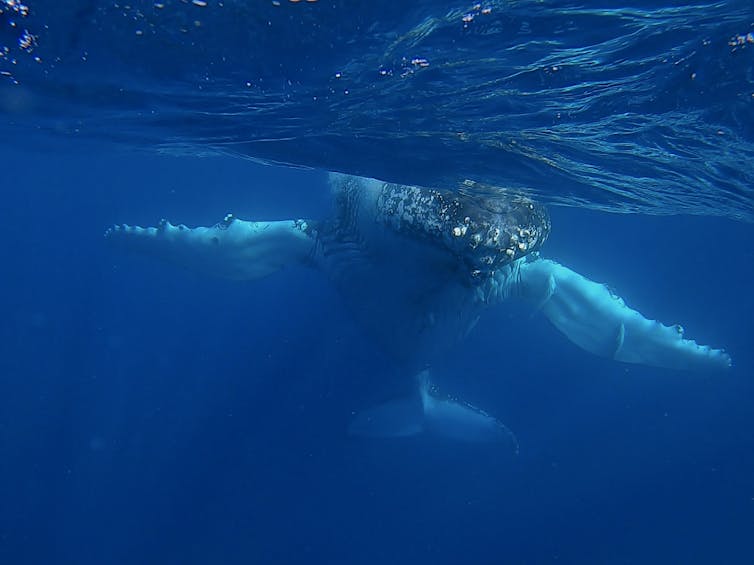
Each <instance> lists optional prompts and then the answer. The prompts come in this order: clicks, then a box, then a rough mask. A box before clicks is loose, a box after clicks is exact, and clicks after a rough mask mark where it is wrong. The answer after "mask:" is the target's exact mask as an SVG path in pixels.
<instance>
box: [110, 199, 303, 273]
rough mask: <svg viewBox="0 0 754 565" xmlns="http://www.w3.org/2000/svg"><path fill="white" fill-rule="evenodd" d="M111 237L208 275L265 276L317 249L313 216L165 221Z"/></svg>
mask: <svg viewBox="0 0 754 565" xmlns="http://www.w3.org/2000/svg"><path fill="white" fill-rule="evenodd" d="M105 237H106V238H107V239H108V240H110V241H112V242H113V243H115V244H121V245H123V246H124V247H126V248H129V249H134V250H137V251H141V252H143V253H146V254H149V255H155V256H157V257H159V258H161V259H164V260H166V261H169V262H171V263H175V264H178V265H181V266H184V267H189V268H191V269H194V270H197V271H201V272H205V273H208V274H212V275H216V276H219V277H224V278H228V279H236V280H250V279H259V278H262V277H265V276H267V275H269V274H272V273H274V272H276V271H278V270H280V269H281V268H283V267H285V266H287V265H293V264H305V263H306V262H307V261H308V260H309V259H310V258H311V254H312V252H313V249H314V242H315V237H314V235H313V226H312V223H311V222H309V221H307V220H281V221H273V222H248V221H245V220H239V219H238V218H234V217H233V216H232V215H230V214H228V215H227V216H226V217H225V218H224V219H223V221H222V222H219V223H217V224H215V225H214V226H212V227H197V228H188V227H186V226H184V225H183V224H180V225H177V226H174V225H173V224H171V223H170V222H168V221H166V220H162V221H161V222H160V223H159V225H158V226H157V227H153V228H142V227H139V226H129V225H126V224H121V225H116V226H113V227H112V228H110V229H109V230H107V232H105Z"/></svg>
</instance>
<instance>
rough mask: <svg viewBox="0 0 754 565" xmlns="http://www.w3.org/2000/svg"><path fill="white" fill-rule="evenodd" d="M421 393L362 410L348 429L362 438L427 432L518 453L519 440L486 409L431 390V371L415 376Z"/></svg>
mask: <svg viewBox="0 0 754 565" xmlns="http://www.w3.org/2000/svg"><path fill="white" fill-rule="evenodd" d="M416 379H417V382H418V384H419V387H418V391H417V392H418V394H416V395H414V396H411V397H408V398H400V399H396V400H391V401H389V402H386V403H385V404H381V405H379V406H375V407H373V408H369V409H367V410H364V411H363V412H360V413H359V414H357V415H356V417H355V418H354V419H353V421H352V422H351V424H350V426H349V428H348V431H349V433H350V434H351V435H354V436H362V437H406V436H413V435H418V434H426V435H430V436H435V437H442V438H449V439H453V440H457V441H462V442H470V443H499V444H504V445H507V446H509V447H510V448H511V449H512V450H513V451H514V452H516V453H518V441H517V440H516V436H515V435H513V432H511V431H510V430H509V429H508V428H507V427H505V426H504V425H503V424H502V423H500V422H499V421H498V420H496V419H495V418H493V417H492V416H490V415H489V414H487V413H486V412H484V411H482V410H480V409H478V408H476V407H474V406H471V405H470V404H466V403H463V402H460V401H458V400H454V399H450V398H440V397H438V396H436V395H435V394H434V393H433V391H432V386H431V384H430V381H429V372H428V371H422V372H421V373H419V374H418V375H417V377H416Z"/></svg>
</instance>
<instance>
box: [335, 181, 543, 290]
mask: <svg viewBox="0 0 754 565" xmlns="http://www.w3.org/2000/svg"><path fill="white" fill-rule="evenodd" d="M331 184H332V186H333V191H334V197H335V203H336V211H335V219H334V220H333V221H332V222H329V223H326V224H325V225H324V226H323V230H324V232H327V234H328V235H329V236H330V238H331V239H332V240H334V239H340V240H343V239H347V238H348V237H349V236H350V237H352V238H358V237H360V236H361V237H364V235H366V236H367V237H369V234H370V232H372V230H370V228H369V227H367V226H365V224H370V223H372V224H375V226H373V228H374V229H376V231H380V230H379V227H382V228H384V229H383V230H381V232H380V233H377V234H374V233H373V232H372V240H373V243H376V240H375V237H376V238H380V239H381V238H384V237H385V236H386V235H387V233H389V232H392V233H393V234H395V235H398V236H400V237H402V238H405V239H406V240H407V241H415V242H422V243H424V244H426V245H428V246H432V247H434V248H436V249H437V250H439V251H441V252H443V253H445V254H447V255H448V257H452V258H453V259H454V260H455V263H456V265H455V266H456V272H457V274H458V275H459V276H462V277H464V278H466V279H467V280H468V281H469V282H471V283H479V282H482V281H483V280H484V278H485V277H488V276H490V275H492V274H493V273H494V272H495V271H496V270H498V269H500V268H501V267H503V266H505V265H510V264H511V263H513V261H515V260H516V259H520V258H521V257H523V256H525V255H527V254H529V253H533V252H536V251H538V250H539V249H540V248H541V247H542V245H543V244H544V242H545V240H546V239H547V236H548V235H549V233H550V218H549V215H548V213H547V210H546V209H545V208H544V206H542V205H540V204H537V203H535V202H534V201H532V200H531V199H529V198H526V197H524V196H519V195H516V196H511V195H507V194H500V195H498V196H495V197H492V196H477V195H469V194H463V193H458V192H453V191H449V190H438V189H432V188H421V187H416V186H406V185H399V184H393V183H382V182H378V181H372V180H370V179H363V178H359V177H351V176H346V175H338V174H332V175H331Z"/></svg>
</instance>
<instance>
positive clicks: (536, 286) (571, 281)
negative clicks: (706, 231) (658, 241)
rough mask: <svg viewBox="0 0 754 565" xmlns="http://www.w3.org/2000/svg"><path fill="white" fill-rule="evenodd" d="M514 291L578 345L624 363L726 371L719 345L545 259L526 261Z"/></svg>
mask: <svg viewBox="0 0 754 565" xmlns="http://www.w3.org/2000/svg"><path fill="white" fill-rule="evenodd" d="M516 283H517V288H516V289H514V291H513V292H515V293H517V294H519V295H521V296H522V297H524V298H527V299H529V300H530V301H531V302H532V303H535V304H536V305H537V307H538V308H539V309H540V310H541V311H542V312H543V313H544V315H545V316H547V318H548V319H549V320H550V321H551V322H552V323H553V325H555V327H556V328H558V329H559V330H560V331H561V332H563V334H565V335H566V336H567V337H568V338H569V339H570V340H571V341H572V342H574V343H575V344H576V345H578V346H579V347H581V348H582V349H585V350H587V351H589V352H591V353H594V354H595V355H599V356H601V357H608V358H612V359H615V360H617V361H624V362H626V363H639V364H642V365H651V366H655V367H666V368H671V369H692V370H708V369H726V368H728V367H730V365H731V359H730V356H729V355H728V354H727V353H726V352H725V351H723V350H721V349H712V348H710V347H708V346H706V345H699V344H697V343H696V342H695V341H693V340H690V339H685V338H684V337H683V328H681V326H665V325H663V324H661V323H660V322H657V321H655V320H649V319H647V318H645V317H644V316H642V315H641V314H640V313H639V312H637V311H636V310H633V309H631V308H629V307H628V306H626V304H625V302H624V301H623V299H621V298H620V297H618V296H616V295H615V294H613V293H612V292H611V291H610V289H609V288H608V287H607V286H605V285H603V284H599V283H596V282H594V281H591V280H589V279H587V278H586V277H584V276H582V275H580V274H578V273H576V272H574V271H572V270H570V269H568V268H567V267H564V266H563V265H560V264H559V263H556V262H555V261H550V260H546V259H535V260H529V261H522V262H521V263H520V269H519V272H518V273H517V275H516Z"/></svg>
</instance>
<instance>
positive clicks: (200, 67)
mask: <svg viewBox="0 0 754 565" xmlns="http://www.w3.org/2000/svg"><path fill="white" fill-rule="evenodd" d="M219 4H220V3H218V2H209V5H208V6H206V7H204V8H202V7H199V6H194V5H191V4H186V3H180V2H166V3H165V5H166V6H165V8H162V9H158V8H154V6H153V4H152V3H151V2H132V3H131V4H130V5H129V7H128V8H126V7H125V6H124V5H120V6H119V7H118V8H116V7H115V4H113V3H110V2H101V3H100V2H71V3H51V2H30V7H31V12H30V14H29V16H28V17H23V16H22V15H21V14H19V13H14V14H10V12H9V7H12V6H11V3H9V2H7V1H6V2H0V6H3V9H4V10H5V13H4V14H2V15H0V30H1V31H0V38H1V39H2V41H0V45H2V43H3V42H6V43H7V44H8V45H10V46H11V48H9V53H10V52H11V51H13V55H6V56H5V60H4V59H3V58H0V70H3V69H8V72H9V73H10V76H6V75H3V76H0V78H3V77H5V79H7V80H6V81H5V83H3V84H2V85H1V86H0V100H1V101H2V103H1V104H0V123H1V126H0V135H2V138H0V139H2V145H1V146H0V148H1V149H2V153H0V165H2V169H1V170H0V172H1V174H2V176H0V189H1V190H2V206H0V240H1V241H2V242H3V244H2V245H0V265H2V269H1V270H0V273H2V279H0V288H2V290H3V292H2V293H0V312H2V313H3V314H4V315H3V318H2V319H3V322H2V323H0V455H1V456H0V563H3V564H5V563H8V564H26V563H34V564H35V563H61V564H69V563H70V564H101V563H117V564H121V563H124V564H131V563H134V564H135V563H203V564H205V563H229V564H231V563H365V564H371V563H385V562H390V563H414V564H415V563H433V564H436V565H439V564H457V563H458V564H460V563H480V564H503V563H516V564H518V563H522V564H530V563H532V564H537V563H577V564H582V563H584V564H605V563H609V564H614V563H616V564H617V563H642V564H643V563H689V564H691V563H693V564H707V563H726V564H727V563H730V564H739V563H740V564H748V563H752V562H754V536H752V532H754V433H753V432H752V430H754V381H753V380H752V375H753V374H754V359H753V358H752V353H751V352H752V344H753V343H754V340H753V339H752V336H754V297H753V296H752V293H751V288H752V280H754V276H753V275H754V272H753V271H754V268H752V266H751V265H752V264H753V263H754V261H753V259H754V230H752V226H751V223H749V222H747V221H745V220H747V219H748V220H750V219H751V216H752V211H751V210H752V202H751V196H752V181H753V180H754V176H753V175H752V169H751V165H750V163H751V156H752V147H753V146H752V141H753V139H752V137H753V135H752V134H753V132H752V123H754V116H752V100H751V94H752V93H753V92H754V82H753V81H754V79H752V54H753V53H754V44H749V43H747V39H746V34H747V33H749V32H750V31H753V30H754V28H752V25H754V10H752V7H751V5H750V3H749V2H735V1H734V2H719V3H714V4H702V3H694V2H691V3H683V4H682V3H678V2H674V3H668V4H666V5H659V4H658V3H652V2H642V3H636V4H633V5H632V7H631V9H628V8H620V6H619V5H617V4H615V3H609V4H610V5H607V6H604V5H600V6H599V7H596V6H590V5H589V3H586V4H585V5H583V6H581V5H579V6H577V5H576V4H570V3H536V4H532V3H527V2H515V3H510V4H503V3H489V4H483V6H484V7H490V8H491V10H492V11H491V13H490V14H484V15H483V14H481V10H480V11H479V13H478V14H477V13H476V12H475V11H474V9H473V3H465V4H464V3H457V2H456V3H454V2H416V3H415V4H412V6H411V7H408V8H407V7H405V6H403V5H402V3H400V4H399V3H379V2H373V3H353V5H350V7H349V6H347V5H346V4H345V3H343V4H341V3H333V2H318V3H304V2H301V3H299V4H290V3H286V2H282V5H281V6H279V7H275V6H272V5H271V3H267V2H259V3H254V2H244V3H241V2H224V3H223V5H222V6H220V5H219ZM580 6H581V7H580ZM318 7H319V8H321V10H320V11H319V12H318V11H316V10H317V9H318ZM222 10H226V12H223V11H222ZM281 10H286V12H281ZM291 10H298V11H297V12H291ZM197 13H200V14H202V15H201V16H196V15H195V14H197ZM280 13H283V14H285V20H284V21H281V20H279V19H278V20H275V19H274V18H276V17H278V18H279V17H280V16H279V14H280ZM469 13H471V14H472V15H474V19H473V21H472V22H471V24H473V25H470V26H468V27H464V25H463V23H464V22H463V21H462V18H463V16H464V15H466V14H469ZM139 14H141V15H139ZM11 16H12V17H11ZM485 17H486V18H487V19H485ZM197 18H198V19H197ZM580 18H584V19H583V20H582V19H580ZM195 19H197V21H200V20H201V25H196V24H194V20H195ZM13 21H15V22H16V25H15V26H12V25H10V24H11V23H12V22H13ZM269 22H272V24H271V23H269ZM524 23H526V26H524ZM273 24H275V25H273ZM478 24H479V25H478ZM45 26H46V27H45ZM474 26H476V27H474ZM522 26H523V27H522ZM26 27H28V29H29V30H31V32H33V33H34V34H35V35H37V36H38V39H37V44H36V45H35V46H34V48H33V50H32V52H28V50H25V49H20V48H19V47H18V43H17V41H18V38H19V37H20V36H21V35H20V34H21V32H20V31H19V30H20V29H21V28H26ZM266 27H273V28H274V29H275V31H274V32H268V33H262V31H261V30H263V29H266ZM183 29H185V30H186V31H181V30H183ZM522 29H523V32H522ZM136 30H141V31H142V34H140V35H136V34H135V31H136ZM244 30H246V31H244ZM527 30H528V31H527ZM556 31H557V33H556ZM734 37H743V38H744V39H743V43H742V44H741V45H730V42H731V39H732V38H734ZM544 38H550V39H551V40H552V41H555V42H556V44H552V43H548V44H545V43H544ZM503 39H505V41H502V40H503ZM707 40H709V42H710V43H709V44H705V45H703V46H702V47H703V48H702V47H700V46H699V45H698V44H697V42H703V41H707ZM139 42H141V43H139ZM517 46H518V47H517ZM158 47H159V48H158ZM538 49H540V50H538ZM84 52H85V53H86V61H83V60H82V53H84ZM553 53H557V56H556V55H555V54H553ZM34 56H39V57H40V58H41V62H39V63H37V62H35V61H33V57H34ZM404 56H405V57H407V58H408V63H406V62H405V61H403V57H404ZM11 57H14V58H16V63H12V62H10V59H11ZM223 57H224V59H223ZM422 57H424V58H426V59H427V60H428V62H429V63H430V65H429V67H423V66H421V64H419V63H417V64H412V63H411V62H410V61H411V59H412V58H422ZM663 58H667V59H668V60H669V61H670V63H668V64H667V66H663V65H665V63H662V61H663ZM564 59H565V60H566V61H567V62H570V63H569V64H572V65H573V66H572V69H571V71H568V72H565V73H564V74H563V75H562V76H564V78H563V79H562V80H563V82H559V83H557V84H556V83H554V82H552V81H553V80H555V79H553V78H552V76H551V74H552V65H557V66H560V65H562V64H564V63H561V62H560V61H561V60H564ZM4 61H5V62H4ZM464 61H465V63H464V64H461V63H462V62H464ZM579 61H581V62H582V63H583V64H582V65H581V66H579V65H577V64H576V63H577V62H579ZM546 62H549V63H548V64H549V65H550V74H543V71H542V68H543V67H544V66H545V63H546ZM606 62H610V64H607V63H606ZM221 63H222V64H221ZM3 65H5V66H3ZM566 66H567V65H566ZM483 69H487V71H485V72H486V73H487V74H485V72H483ZM669 69H672V70H673V71H675V70H676V69H678V71H677V73H675V74H674V72H671V71H670V70H669ZM208 70H212V73H210V74H209V75H208V74H207V72H208ZM380 70H384V71H386V74H385V75H382V74H381V73H380V72H379V71H380ZM388 71H389V72H388ZM558 72H560V71H556V74H557V73H558ZM692 72H696V73H697V75H696V77H695V78H694V79H693V80H694V81H704V87H703V88H700V89H690V87H689V86H688V84H687V83H686V82H684V80H685V79H684V80H681V78H682V77H690V73H692ZM336 73H341V76H340V78H335V74H336ZM430 73H431V74H430ZM558 76H561V75H558ZM207 77H209V78H207ZM506 77H507V78H506ZM383 79H384V80H385V81H390V82H380V81H383ZM343 80H348V81H350V82H349V83H348V84H347V85H346V86H340V82H338V81H343ZM558 80H560V79H558ZM689 80H690V79H689ZM247 81H249V82H251V83H252V84H253V85H254V86H253V87H246V82H247ZM16 82H18V84H15V83H16ZM334 84H337V85H338V86H337V87H336V86H332V85H334ZM616 85H617V86H616ZM621 85H622V86H621ZM331 87H332V89H333V91H332V92H330V91H329V90H328V89H329V88H331ZM629 87H630V88H629ZM616 88H618V90H615V89H616ZM621 88H622V90H621ZM346 89H348V90H349V94H347V95H346V94H344V90H346ZM242 93H247V94H242ZM504 94H505V96H504ZM565 95H567V96H568V98H567V100H565V101H564V98H563V97H564V96H565ZM314 96H318V97H319V98H318V103H317V104H315V103H313V102H314V101H313V97H314ZM344 97H350V98H348V100H349V101H350V102H344V100H346V98H344ZM310 99H311V101H310ZM558 101H562V102H563V104H566V105H568V109H569V110H570V112H571V114H570V115H571V120H570V121H568V120H566V121H565V122H563V123H559V124H557V125H556V124H555V123H554V122H553V119H554V118H553V116H552V115H549V114H547V112H550V113H557V112H559V111H560V112H562V113H561V115H566V112H565V111H563V108H561V107H560V106H557V104H559V103H560V102H558ZM553 105H555V106H553ZM556 106H557V107H556ZM540 111H541V112H545V113H544V114H542V113H540ZM459 130H461V131H465V132H467V133H468V136H466V137H464V136H461V137H460V138H459V137H458V136H456V137H453V135H451V134H450V133H449V132H456V133H457V132H458V131H459ZM718 131H721V132H722V133H718ZM523 140H527V147H526V149H525V150H521V151H519V150H518V149H515V150H514V149H511V145H510V142H511V141H516V143H515V144H513V145H519V144H521V143H524V141H523ZM179 153H180V154H181V155H178V154H179ZM218 153H222V155H219V154H218ZM210 154H213V155H212V156H210ZM241 157H253V158H257V159H268V160H275V161H282V162H286V163H290V164H298V165H306V166H309V167H312V169H292V168H284V167H270V166H263V165H260V164H257V163H253V162H251V161H250V160H248V159H243V158H241ZM326 169H337V170H345V171H348V172H353V173H361V174H369V175H372V176H376V177H380V178H386V179H392V180H398V181H401V180H404V182H420V183H422V184H425V185H438V186H445V187H459V186H465V187H466V188H467V189H469V186H468V184H466V185H464V184H463V180H465V179H474V180H477V181H478V183H479V184H478V185H475V186H472V187H470V189H471V190H476V189H480V190H485V187H484V186H480V185H504V186H516V187H521V188H527V189H530V190H531V191H532V192H533V193H536V194H538V195H540V197H542V198H543V199H544V200H545V201H547V202H550V203H552V204H556V206H552V207H551V215H552V221H553V235H552V237H551V238H550V240H549V241H548V242H547V244H546V246H545V248H544V249H543V254H546V255H547V256H548V257H552V258H554V259H557V260H558V261H561V262H563V263H564V264H567V265H569V266H570V267H572V268H574V269H575V270H577V271H579V272H581V273H583V274H585V275H587V276H589V277H590V278H593V279H595V280H599V281H606V282H608V283H609V284H610V285H611V286H613V287H615V288H616V289H617V291H618V292H619V293H620V294H621V295H622V296H623V297H625V298H626V300H627V302H628V303H629V304H631V305H633V306H636V307H637V308H639V309H640V310H641V311H642V312H644V313H646V314H647V315H648V316H650V317H653V318H657V319H659V320H662V321H664V322H666V323H674V322H681V323H683V325H684V326H685V328H686V331H687V334H688V335H689V336H690V337H693V338H696V339H698V340H699V341H700V342H702V343H709V344H711V345H714V346H720V347H725V348H726V350H727V351H729V352H730V354H731V355H732V357H733V360H734V366H733V368H732V369H731V370H730V371H727V372H724V373H714V374H699V373H684V372H677V371H670V370H663V369H654V368H647V367H641V366H634V365H624V364H619V363H615V362H612V361H608V360H604V359H600V358H596V357H592V356H590V355H588V354H586V353H584V352H583V351H581V350H579V349H577V348H576V347H575V346H573V345H572V344H571V343H569V342H568V341H566V340H565V339H564V338H563V337H562V336H561V335H560V334H559V333H558V332H557V331H556V330H555V329H554V328H553V327H552V326H550V325H549V324H548V322H547V321H546V320H545V319H544V318H543V317H542V316H538V315H536V314H535V315H532V312H531V311H530V309H527V308H526V307H525V306H520V305H515V304H511V306H510V307H509V308H505V309H502V310H501V311H500V312H499V313H498V314H497V315H493V316H489V317H487V318H485V319H483V320H482V321H481V322H480V324H479V325H478V327H477V328H476V329H475V330H474V332H473V333H472V334H471V336H470V338H469V339H468V340H467V341H466V342H465V344H464V346H463V347H462V348H460V349H459V350H458V351H457V352H456V353H455V354H454V355H453V356H452V357H451V358H450V359H449V360H448V362H447V364H446V365H445V366H443V367H438V368H436V370H435V375H434V378H435V380H436V382H437V384H438V385H439V386H440V387H441V389H442V390H443V391H445V392H448V393H451V394H453V395H456V396H458V397H461V398H463V399H464V400H467V401H469V402H472V403H473V404H475V405H477V406H479V407H481V408H483V409H484V410H486V411H488V412H489V413H491V414H494V415H495V416H496V417H498V418H499V419H500V420H502V421H503V422H505V424H506V425H508V426H509V427H510V428H511V429H512V430H514V431H515V433H516V435H517V436H518V440H519V443H520V446H521V449H520V453H519V454H518V455H517V456H516V455H513V454H512V453H510V452H507V451H501V450H496V449H494V447H490V446H484V445H468V444H463V443H458V442H455V443H454V442H449V441H447V440H445V441H443V440H440V439H434V440H431V439H426V438H413V439H404V440H396V441H390V440H387V441H374V440H373V441H369V440H364V439H357V438H352V437H348V436H347V434H346V428H347V425H348V422H349V421H350V420H351V418H352V416H353V413H354V412H355V411H358V410H361V409H363V408H364V407H365V406H369V405H371V404H373V403H374V402H375V401H376V400H380V399H384V398H387V397H390V395H391V394H392V392H393V391H394V390H395V387H396V382H398V381H400V379H402V378H405V377H407V376H408V375H404V374H401V369H400V367H399V366H398V365H397V364H395V363H394V362H393V361H392V360H391V359H389V358H387V357H386V356H385V355H384V354H383V353H382V352H381V351H380V349H379V348H378V347H377V346H376V345H375V344H374V343H373V342H372V341H371V340H370V339H369V338H368V337H367V336H366V335H365V334H364V333H363V330H362V329H361V328H360V327H359V326H358V325H356V324H355V323H354V321H353V320H352V318H351V316H350V314H349V312H348V311H347V309H346V308H345V307H344V305H343V304H342V303H341V301H340V298H339V296H338V294H337V293H336V291H335V290H334V289H333V288H332V287H331V286H330V285H329V284H328V282H327V281H326V279H325V278H324V277H321V276H320V275H319V274H318V273H316V272H314V271H310V270H307V269H303V268H301V269H292V270H287V271H285V272H282V273H279V274H277V275H275V276H272V277H270V278H267V279H264V280H261V281H254V282H250V283H238V282H231V281H223V280H216V279H213V278H210V277H205V276H201V275H198V274H193V273H188V272H185V271H183V270H180V269H177V268H175V267H172V266H169V265H164V264H162V263H159V262H157V261H152V260H150V259H149V258H144V257H139V256H132V255H129V254H125V253H120V252H117V251H116V250H114V249H112V248H111V247H109V246H108V245H106V242H105V240H104V238H103V232H104V229H105V228H106V227H107V226H108V225H110V224H111V223H114V222H129V223H139V224H142V225H144V224H154V223H155V222H156V221H157V220H158V219H159V218H162V217H167V218H169V219H171V220H173V221H181V222H185V223H187V224H190V225H195V224H204V225H208V224H211V223H214V222H215V221H217V220H219V219H220V218H222V217H223V215H224V214H225V213H227V212H228V211H232V212H233V213H234V214H236V215H237V216H239V217H241V218H250V219H274V218H291V217H322V216H324V215H326V214H328V212H329V210H330V204H331V203H330V198H329V192H328V188H327V185H326V179H325V174H324V172H323V170H326ZM617 210H623V211H626V210H632V211H634V212H635V213H632V214H616V213H610V212H608V211H613V212H615V211H617ZM640 211H642V212H651V214H650V215H648V214H641V213H638V212H640ZM681 212H692V213H693V215H688V214H681Z"/></svg>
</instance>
